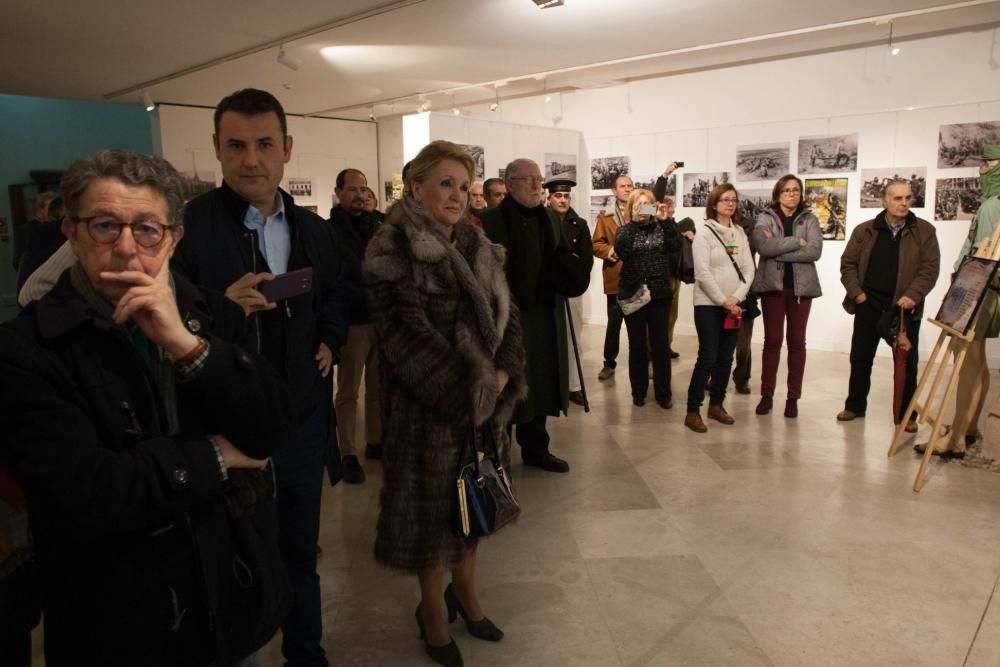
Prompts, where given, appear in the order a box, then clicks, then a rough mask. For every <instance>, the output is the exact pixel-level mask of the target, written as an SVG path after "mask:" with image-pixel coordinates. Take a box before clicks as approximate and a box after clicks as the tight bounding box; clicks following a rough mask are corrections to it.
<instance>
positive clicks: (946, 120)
mask: <svg viewBox="0 0 1000 667" xmlns="http://www.w3.org/2000/svg"><path fill="white" fill-rule="evenodd" d="M996 42H997V40H996V37H995V35H994V31H981V32H969V33H961V34H955V35H948V36H940V37H933V38H928V39H921V40H913V41H906V42H901V43H900V46H901V47H902V50H901V53H900V54H899V55H898V56H895V57H893V56H891V55H890V54H889V52H888V49H887V48H886V46H885V45H880V46H874V47H869V48H863V49H854V50H849V51H842V52H835V53H825V54H817V55H810V56H803V57H797V58H790V59H785V60H780V61H773V62H763V63H754V64H749V65H741V66H735V67H729V68H725V69H719V70H712V71H704V72H695V73H688V74H682V75H676V76H671V77H665V78H659V79H650V80H647V81H640V82H633V83H630V84H627V85H619V86H612V87H607V88H601V89H594V90H580V91H576V92H573V93H564V94H562V95H553V96H552V100H551V101H550V102H548V103H546V102H545V101H544V98H543V97H541V96H539V97H533V98H526V99H521V100H510V101H502V102H501V105H500V108H499V109H498V110H497V111H496V112H490V111H489V109H488V107H486V106H477V107H474V108H472V109H470V110H468V113H470V114H471V116H472V117H473V118H489V119H491V120H492V119H495V120H500V121H504V122H509V123H526V124H535V125H542V126H548V127H552V126H553V119H557V120H558V127H559V128H572V129H574V130H580V131H581V132H582V134H583V138H584V143H585V148H581V149H580V151H579V154H580V156H581V158H580V162H579V164H578V169H579V173H580V175H581V179H582V178H583V175H584V174H586V173H587V172H588V171H589V161H588V160H589V158H598V157H613V156H622V155H624V156H629V157H630V158H631V171H632V173H633V174H637V175H654V174H658V173H660V172H662V171H663V169H664V168H665V167H666V165H667V164H669V163H670V162H671V161H672V160H683V161H684V162H685V167H684V168H683V169H681V170H680V171H679V172H678V173H679V174H680V179H679V182H678V189H679V190H680V189H681V187H682V181H683V175H684V174H685V173H693V172H709V171H729V172H731V173H735V166H736V165H735V159H736V147H737V146H742V145H748V144H762V143H779V142H787V143H789V144H790V147H791V164H792V165H793V167H792V168H793V170H794V168H795V167H794V166H795V165H796V163H797V144H798V138H799V137H804V136H811V135H827V134H848V133H857V134H858V145H859V150H858V152H859V156H858V170H857V171H853V172H817V173H816V174H808V175H806V176H805V177H807V178H814V177H824V176H825V175H827V174H829V175H830V176H839V177H846V178H848V180H849V183H848V186H849V188H848V202H847V203H848V207H847V233H848V235H850V232H851V230H852V228H853V227H854V226H855V225H857V224H858V223H861V222H864V221H865V220H868V219H871V218H872V217H874V215H875V214H876V213H877V212H878V210H877V209H862V208H861V207H860V202H859V187H860V169H862V168H878V167H896V166H899V167H911V166H926V167H927V183H928V188H927V189H928V193H927V205H926V208H924V209H917V210H915V212H916V214H917V215H918V216H920V217H922V218H924V219H926V220H933V218H934V208H933V206H934V193H933V189H934V182H935V181H936V179H937V178H939V177H941V178H944V177H949V178H950V177H972V176H976V175H977V173H978V172H977V170H976V169H975V168H959V169H938V168H937V141H938V129H939V126H941V125H943V124H951V123H966V122H975V121H1000V44H997V43H996ZM501 97H502V89H501ZM465 122H466V123H471V122H472V121H471V120H469V119H465ZM449 138H450V137H449ZM526 152H527V150H526ZM536 152H540V151H536ZM533 155H534V154H533V153H529V154H528V156H529V157H531V156H533ZM773 180H774V179H770V180H767V181H758V182H748V181H739V180H735V178H734V180H733V182H734V184H735V185H736V187H737V188H743V189H746V188H768V189H770V187H771V186H772V185H773ZM583 185H584V184H581V186H583ZM602 192H605V191H595V193H594V194H600V193H602ZM590 194H591V193H590V191H589V187H578V188H577V191H576V193H575V194H574V202H573V203H574V207H575V208H576V209H577V211H579V212H580V213H581V214H584V212H585V211H589V196H590ZM684 216H690V217H691V218H693V219H694V220H696V221H701V220H702V219H703V218H704V209H694V208H683V207H680V208H679V209H678V212H677V217H678V218H681V217H684ZM590 220H591V227H593V218H592V217H591V218H590ZM935 226H936V227H937V229H938V236H939V240H940V245H941V254H942V269H941V279H940V280H939V282H938V285H937V287H936V288H935V289H934V291H933V292H932V293H931V295H930V297H929V299H928V303H927V312H928V313H929V314H930V315H933V314H934V313H936V312H937V309H938V307H939V306H940V303H941V298H942V296H943V294H944V291H945V290H946V289H947V283H948V276H949V275H950V273H951V265H952V263H953V262H954V261H955V259H956V257H957V255H958V253H959V250H960V248H961V245H962V242H963V241H964V239H965V236H966V234H967V232H968V228H969V221H952V222H937V223H935ZM845 245H846V241H840V242H838V241H827V242H825V244H824V251H823V257H822V258H821V260H820V261H819V263H818V265H819V269H820V275H821V280H822V286H823V291H824V295H825V296H824V297H823V298H822V299H820V300H818V301H816V302H815V303H814V305H813V309H812V315H811V317H810V321H809V331H808V340H809V345H810V347H811V348H816V349H826V350H833V351H845V352H846V351H848V350H849V349H850V336H851V324H852V321H851V318H850V316H848V315H847V314H846V313H845V312H844V311H843V309H842V308H841V305H840V303H841V300H842V299H843V296H844V291H843V287H842V286H841V284H840V270H839V269H840V264H839V263H840V255H841V253H842V251H843V249H844V247H845ZM588 301H589V305H590V308H589V309H588V311H587V312H588V313H589V316H588V317H587V319H588V321H591V322H600V323H603V322H605V321H606V315H605V312H604V307H603V296H602V294H601V290H600V282H599V281H598V280H595V281H593V282H592V284H591V289H590V291H589V292H588ZM677 327H678V333H681V334H690V335H693V334H694V324H693V310H692V306H691V288H690V287H688V286H685V287H684V288H683V291H682V294H681V310H680V317H679V320H678V324H677ZM922 332H923V334H924V335H923V336H922V340H921V348H925V349H929V348H930V347H931V346H933V343H934V340H935V339H936V336H937V329H936V328H933V327H931V326H930V325H927V324H925V325H924V326H923V327H922ZM757 338H758V340H760V339H762V335H760V334H758V336H757ZM882 348H883V349H882V351H881V353H882V354H885V353H887V352H888V348H887V347H886V346H882ZM991 356H1000V348H996V349H992V350H991Z"/></svg>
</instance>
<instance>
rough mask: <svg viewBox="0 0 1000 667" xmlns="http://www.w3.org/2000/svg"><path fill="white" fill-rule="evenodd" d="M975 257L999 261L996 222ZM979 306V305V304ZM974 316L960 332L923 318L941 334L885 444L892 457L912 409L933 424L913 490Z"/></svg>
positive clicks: (934, 436) (927, 462)
mask: <svg viewBox="0 0 1000 667" xmlns="http://www.w3.org/2000/svg"><path fill="white" fill-rule="evenodd" d="M975 257H982V258H984V259H991V260H1000V225H997V228H996V229H994V230H993V235H992V236H990V238H989V240H988V241H986V242H985V243H983V244H981V245H980V246H979V248H978V249H977V250H976V254H975ZM990 282H991V284H992V282H993V281H992V280H991V281H990ZM989 298H994V299H995V298H997V297H996V295H995V294H993V292H992V289H988V290H987V293H986V296H985V297H984V300H985V299H989ZM980 308H982V306H980ZM973 317H974V318H975V319H978V317H979V311H977V312H976V313H975V315H974V316H973ZM975 319H974V321H973V323H972V326H971V327H970V328H969V331H968V333H964V334H963V333H962V332H961V331H958V330H957V329H954V328H952V327H950V326H948V325H947V324H944V323H943V322H939V321H937V320H936V319H934V318H931V317H928V318H927V321H928V322H930V323H931V324H934V325H936V326H938V327H940V329H941V334H940V335H939V336H938V339H937V343H935V344H934V350H933V351H932V352H931V356H930V358H928V360H927V365H926V366H925V367H924V371H923V373H921V374H920V380H919V382H918V383H917V389H916V391H915V392H914V393H913V398H912V399H911V400H910V404H909V406H907V408H906V413H905V414H904V415H903V419H902V421H900V422H899V425H898V426H896V433H895V435H894V436H893V438H892V444H891V445H890V446H889V456H890V457H892V456H893V455H894V454H895V453H896V452H897V451H898V450H899V448H900V446H901V445H902V444H903V439H904V438H905V437H906V431H905V429H906V424H907V423H909V421H910V416H911V415H912V414H913V411H914V410H919V411H920V423H921V424H926V423H928V422H929V423H930V424H932V425H933V429H932V430H931V438H930V440H928V441H927V449H926V450H924V456H923V459H922V460H921V461H920V469H919V470H918V471H917V478H916V479H915V480H913V490H914V491H920V488H921V487H922V486H923V485H924V477H925V476H926V475H927V468H928V467H929V466H930V463H931V456H933V454H934V447H935V445H936V444H937V442H938V439H939V438H940V437H941V431H942V429H943V428H944V423H943V422H942V418H943V416H944V411H945V409H946V408H947V407H948V405H949V404H950V403H951V397H952V394H954V393H955V387H956V386H957V385H958V377H959V375H960V374H961V372H962V365H963V364H964V363H965V355H966V353H967V352H968V350H969V343H971V342H972V341H973V340H975V338H976V322H975ZM915 352H916V350H914V353H915ZM949 352H950V353H951V354H949ZM952 355H954V357H955V363H954V364H953V365H952V370H951V376H950V377H949V378H948V385H947V386H946V387H945V390H944V396H942V397H941V402H940V404H939V405H938V406H937V411H936V412H935V411H934V410H933V408H932V405H933V401H934V397H935V396H936V395H937V391H938V387H939V386H940V385H941V380H942V379H943V378H944V373H945V369H946V368H947V366H948V359H949V358H951V356H952ZM935 366H936V368H935ZM931 375H933V376H934V381H933V382H932V383H931V387H930V391H929V392H928V393H927V399H926V402H925V403H923V404H922V403H921V402H920V399H921V397H922V396H923V395H924V388H925V387H926V386H927V382H928V380H929V379H930V377H931ZM932 413H933V414H932ZM961 435H964V434H961Z"/></svg>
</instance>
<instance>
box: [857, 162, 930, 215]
mask: <svg viewBox="0 0 1000 667" xmlns="http://www.w3.org/2000/svg"><path fill="white" fill-rule="evenodd" d="M889 183H909V184H910V189H912V190H913V203H912V204H910V206H911V207H912V208H924V206H926V205H927V167H886V168H884V169H862V170H861V208H882V192H883V191H884V190H885V186H887V185H888V184H889Z"/></svg>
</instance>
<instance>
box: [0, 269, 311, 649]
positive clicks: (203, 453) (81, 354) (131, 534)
mask: <svg viewBox="0 0 1000 667" xmlns="http://www.w3.org/2000/svg"><path fill="white" fill-rule="evenodd" d="M176 294H177V302H178V307H179V311H180V314H181V317H182V319H183V320H184V322H185V323H186V324H187V326H188V328H189V329H190V330H191V331H192V332H195V331H196V332H197V333H198V334H199V335H201V336H203V337H205V338H206V339H208V340H209V342H210V346H211V347H210V352H209V355H208V358H207V361H206V366H205V367H204V368H203V369H202V370H201V371H200V372H199V373H198V374H197V375H196V376H194V377H193V378H191V379H187V380H184V379H181V378H179V377H178V378H177V381H176V388H175V392H174V393H175V395H176V399H177V403H176V405H177V418H178V423H179V431H178V432H177V433H174V434H171V433H169V429H168V426H167V412H166V409H165V405H166V403H165V400H166V399H165V397H164V396H163V395H162V394H161V391H160V389H159V388H158V385H157V383H156V382H155V380H154V378H153V375H152V372H151V371H150V368H149V366H148V364H147V363H146V361H145V359H144V358H143V356H142V354H141V353H140V352H139V351H138V350H137V348H136V347H135V346H134V345H133V344H132V343H131V341H130V339H129V337H128V335H127V333H126V331H125V329H124V328H122V327H118V326H115V325H114V323H112V322H111V321H110V320H108V319H104V318H103V317H101V316H99V315H98V314H97V313H96V312H95V311H94V309H93V308H92V307H91V306H89V305H88V304H87V303H86V302H85V301H84V300H83V298H82V297H81V296H80V295H79V294H78V292H77V291H76V289H75V288H74V287H73V286H72V284H71V283H70V279H69V272H68V271H67V272H66V273H64V274H63V276H62V278H61V279H60V281H59V282H58V283H57V284H56V286H55V287H54V288H53V289H52V291H51V292H50V293H49V294H48V295H46V296H45V297H44V298H43V299H41V300H40V301H37V302H34V303H32V304H31V305H30V306H29V307H28V308H26V309H25V310H24V311H22V312H21V314H20V315H18V317H17V318H16V319H15V320H14V321H13V322H11V323H8V324H5V325H3V326H0V373H2V377H3V378H4V382H3V383H0V429H2V432H3V434H4V438H3V439H2V440H0V467H5V468H7V469H9V470H11V471H12V472H13V474H14V476H15V478H16V479H17V481H18V482H19V483H20V484H21V486H22V487H23V488H24V491H25V494H26V497H27V503H28V512H29V516H30V521H31V528H32V532H33V535H34V538H35V545H36V551H37V555H38V565H39V581H40V582H41V585H42V587H43V589H44V590H43V591H42V593H43V600H44V602H43V605H44V611H45V652H46V662H47V664H48V665H51V666H53V667H58V666H59V665H84V664H86V665H203V664H210V663H214V664H218V665H229V664H232V663H233V662H235V661H237V660H239V659H242V658H243V657H245V656H247V655H248V654H249V653H251V652H253V651H255V650H257V649H258V648H260V647H261V646H263V645H264V644H265V643H266V642H267V641H268V640H269V639H270V638H271V637H272V636H273V635H274V633H275V631H276V630H277V627H278V624H279V623H280V622H281V619H282V617H283V615H284V613H285V612H286V610H287V603H288V601H289V600H288V594H287V592H288V589H287V583H286V578H285V574H284V568H283V566H282V560H281V557H280V554H279V552H278V549H277V542H276V520H275V514H274V500H273V495H272V493H271V491H270V489H269V484H270V473H269V472H250V471H232V472H233V474H232V475H231V476H230V480H229V481H228V482H223V481H222V477H221V474H220V469H219V462H218V460H217V458H216V455H215V451H214V450H213V448H212V446H211V444H210V443H209V442H208V440H207V437H206V436H207V435H208V434H214V433H221V434H223V435H225V436H226V437H227V438H228V439H229V440H231V441H232V442H233V443H234V444H235V445H236V446H237V447H239V448H240V449H241V450H242V451H244V452H245V453H247V454H248V455H250V456H253V457H256V458H264V457H267V456H270V455H271V454H272V453H274V451H275V450H276V449H277V448H279V447H281V446H283V445H284V443H285V442H286V440H287V434H288V431H289V429H290V424H291V406H290V404H289V402H288V392H287V390H286V389H285V386H284V384H283V383H282V382H281V380H280V379H279V378H278V376H277V374H276V373H275V372H274V370H273V369H272V367H271V366H270V364H267V363H265V362H263V360H261V359H260V358H259V357H257V356H255V355H251V354H250V353H248V352H245V351H243V350H242V349H240V348H238V347H236V346H234V345H231V344H230V343H228V342H227V339H229V340H232V339H234V338H236V337H238V335H239V333H240V330H241V329H242V327H243V326H244V323H245V319H244V318H243V313H242V311H241V310H240V308H239V307H238V306H236V305H235V304H234V303H232V302H230V301H229V300H228V299H225V298H223V297H212V296H211V295H203V294H202V293H201V292H200V291H199V290H197V289H196V288H195V287H193V286H192V285H190V284H189V283H187V282H186V281H184V280H183V279H181V278H178V279H177V280H176ZM237 488H239V489H241V490H242V491H243V492H244V493H246V492H249V491H250V490H252V489H256V490H257V493H256V496H255V499H252V500H251V501H249V502H248V501H247V499H246V498H245V497H243V498H242V501H241V502H239V503H236V504H240V505H242V506H243V509H244V511H243V512H242V513H240V514H239V515H237V513H235V512H232V511H230V507H231V506H235V505H234V503H233V501H232V500H230V498H231V497H232V498H235V495H234V494H235V492H236V489H237ZM254 500H255V502H254ZM2 661H3V660H2V658H0V662H2Z"/></svg>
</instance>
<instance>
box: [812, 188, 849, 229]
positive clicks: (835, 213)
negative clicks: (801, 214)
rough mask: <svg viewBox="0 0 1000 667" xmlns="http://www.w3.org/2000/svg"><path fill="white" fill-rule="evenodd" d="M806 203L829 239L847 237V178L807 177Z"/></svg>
mask: <svg viewBox="0 0 1000 667" xmlns="http://www.w3.org/2000/svg"><path fill="white" fill-rule="evenodd" d="M805 185H806V193H805V203H806V206H807V207H809V210H810V211H812V212H813V215H815V216H816V217H817V218H818V219H819V226H820V228H821V229H822V230H823V238H824V239H825V240H827V241H843V240H845V239H847V179H846V178H807V179H806V183H805Z"/></svg>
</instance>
